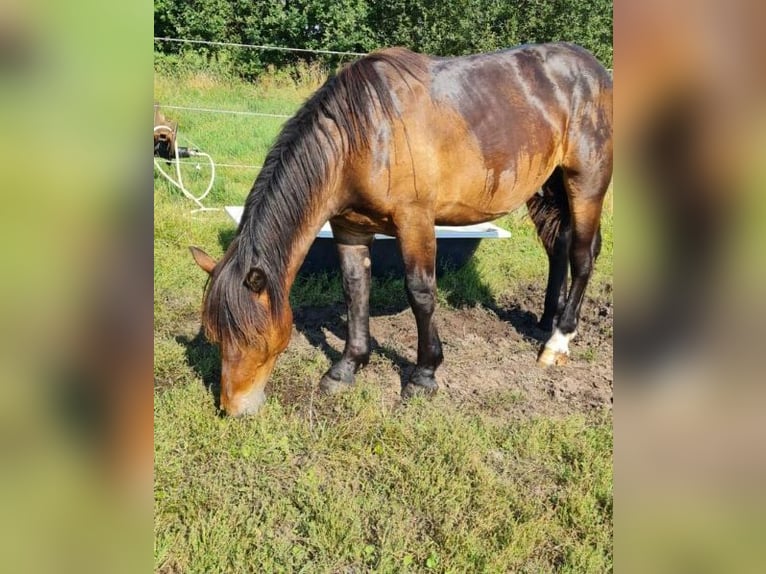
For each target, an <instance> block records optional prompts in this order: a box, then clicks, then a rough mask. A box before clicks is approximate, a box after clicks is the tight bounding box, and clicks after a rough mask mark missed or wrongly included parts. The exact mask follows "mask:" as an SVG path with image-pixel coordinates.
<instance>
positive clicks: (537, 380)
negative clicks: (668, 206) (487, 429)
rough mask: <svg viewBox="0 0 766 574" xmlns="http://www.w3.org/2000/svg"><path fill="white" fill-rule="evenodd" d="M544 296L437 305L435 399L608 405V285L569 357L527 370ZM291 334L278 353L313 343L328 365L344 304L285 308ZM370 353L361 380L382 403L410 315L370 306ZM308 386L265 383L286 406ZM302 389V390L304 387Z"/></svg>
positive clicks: (400, 368)
mask: <svg viewBox="0 0 766 574" xmlns="http://www.w3.org/2000/svg"><path fill="white" fill-rule="evenodd" d="M543 297H544V293H543V291H542V289H541V288H540V286H537V285H535V286H531V285H530V286H527V287H524V288H521V289H519V290H517V291H516V292H515V293H514V294H513V295H512V296H510V297H507V298H505V299H502V300H500V301H498V302H497V303H496V304H495V305H493V306H492V307H483V306H474V307H466V308H460V309H447V308H443V307H442V308H439V309H437V311H436V322H437V326H438V329H439V335H440V337H441V339H442V345H443V350H444V363H443V364H442V366H441V367H440V368H439V369H438V370H437V372H436V376H437V381H438V383H439V386H440V389H439V393H440V395H441V396H442V397H443V398H442V399H441V400H449V401H454V402H455V403H459V404H460V405H461V406H466V407H468V408H476V409H480V410H481V411H482V412H488V411H489V413H491V414H498V415H503V416H508V415H511V416H513V415H521V416H529V415H532V414H546V415H554V416H555V415H566V414H571V413H576V412H580V413H588V412H593V411H603V410H604V409H611V406H612V390H613V370H612V349H613V344H612V318H613V317H612V290H611V285H608V284H607V285H604V286H602V287H601V288H600V290H599V291H598V292H596V289H595V288H593V287H592V288H591V289H589V295H587V296H586V300H585V301H584V303H583V307H582V312H581V317H580V326H579V328H578V334H577V336H576V337H575V339H574V340H573V341H572V343H571V344H570V358H569V361H568V362H567V363H566V364H564V365H562V366H556V367H550V368H548V369H543V368H540V367H538V366H537V363H536V360H537V353H538V351H539V349H540V348H541V346H542V344H543V343H544V341H545V340H546V337H547V333H544V332H542V331H540V330H539V329H537V327H536V322H537V318H538V314H539V313H540V312H541V311H542V301H543ZM294 314H295V323H296V327H295V331H294V333H293V339H292V341H291V344H290V349H289V350H288V353H295V354H297V355H298V356H310V354H311V353H313V352H315V351H314V350H315V349H317V348H319V349H321V350H322V351H323V352H324V353H325V355H327V356H328V358H329V359H330V360H331V361H335V360H337V359H338V358H339V357H340V354H341V352H342V351H343V346H344V340H345V332H346V326H345V308H344V307H343V306H342V305H334V306H330V307H322V308H302V309H295V310H294ZM370 330H371V334H372V339H373V350H372V357H371V360H370V364H369V365H368V366H367V367H365V368H364V370H362V371H360V372H359V374H358V375H357V380H364V381H367V382H368V383H370V384H374V385H377V386H379V387H380V388H381V389H383V401H384V403H386V404H387V405H388V406H395V405H396V404H398V403H399V402H400V400H401V399H400V396H399V393H400V390H401V385H402V382H403V381H404V380H406V378H407V377H408V376H409V373H410V372H411V371H412V368H413V365H414V362H415V359H416V349H417V332H416V329H415V319H414V317H413V315H412V312H411V311H410V310H409V308H407V309H397V310H393V311H391V312H380V311H378V312H376V311H375V310H373V317H371V320H370ZM318 382H319V381H313V382H312V384H311V385H306V383H305V382H303V383H302V384H300V385H291V384H287V385H278V388H276V389H274V388H272V392H275V393H277V394H278V395H279V396H280V399H281V400H282V401H283V402H284V403H287V404H293V405H295V406H298V407H299V406H300V402H301V401H306V400H307V399H308V398H309V397H308V395H309V394H312V396H313V393H314V392H315V390H316V387H317V384H318ZM307 387H310V389H308V388H307Z"/></svg>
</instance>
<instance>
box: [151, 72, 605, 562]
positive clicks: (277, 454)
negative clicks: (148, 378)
mask: <svg viewBox="0 0 766 574" xmlns="http://www.w3.org/2000/svg"><path fill="white" fill-rule="evenodd" d="M320 81H321V74H320V73H318V72H316V71H315V70H307V71H306V73H304V74H302V75H301V78H300V79H299V80H297V81H295V80H293V79H291V78H290V77H288V76H280V75H277V74H273V75H271V76H267V77H265V78H264V79H262V80H261V81H259V82H258V83H256V84H248V83H245V82H241V81H235V80H224V79H220V78H215V77H212V76H205V75H199V74H197V75H186V76H182V77H169V76H164V75H160V74H157V75H156V76H155V94H154V97H155V100H156V101H159V102H160V103H165V104H176V105H181V106H196V107H205V108H217V109H226V110H241V111H252V112H263V113H272V114H291V113H293V112H294V111H295V110H296V109H297V108H298V106H299V105H300V103H301V102H302V101H303V100H304V99H305V98H306V97H307V96H308V95H309V94H310V93H311V92H312V91H313V90H314V89H316V87H318V85H319V82H320ZM164 113H165V114H166V116H167V117H168V118H169V119H171V120H177V121H178V122H179V124H180V134H181V145H187V144H189V143H193V144H196V146H198V147H199V148H200V149H201V150H203V151H205V152H207V153H210V154H211V155H212V156H213V158H214V159H215V161H216V162H217V163H218V164H240V165H251V166H257V165H260V163H261V161H262V159H263V157H264V155H265V153H266V151H267V150H268V148H269V145H270V143H271V142H272V141H273V139H274V137H275V136H276V134H277V132H278V130H279V127H280V125H281V122H282V121H283V120H281V119H279V118H266V117H252V116H240V115H224V114H212V113H201V112H191V111H181V110H164ZM184 137H186V138H188V140H186V141H184ZM200 166H201V169H200V170H196V168H195V166H194V164H193V163H192V164H185V165H184V178H185V181H187V182H188V183H189V185H190V187H192V188H194V189H196V190H200V189H204V187H205V185H206V182H207V177H208V174H207V172H206V171H205V170H206V164H205V162H204V161H203V162H200ZM256 175H257V170H255V169H253V168H241V167H219V168H218V170H217V178H216V182H215V186H214V187H213V190H212V191H211V193H210V195H209V196H208V198H207V199H206V201H205V202H206V204H207V205H210V206H215V207H222V206H224V205H242V203H243V201H244V199H245V197H246V195H247V193H248V191H249V189H250V187H251V185H252V181H253V179H254V178H255V176H256ZM154 184H155V185H154V205H155V227H154V229H155V231H154V250H155V251H154V256H155V277H154V282H155V300H154V315H155V347H154V349H155V367H154V369H155V485H154V497H155V552H154V559H155V569H156V570H157V571H159V572H168V573H169V572H184V573H191V572H199V573H211V572H368V571H374V572H431V571H433V572H553V571H555V572H577V573H581V572H607V571H611V569H612V415H611V397H612V292H611V277H612V214H611V211H610V210H609V209H607V210H606V212H605V214H604V216H603V218H602V225H603V233H604V244H603V251H602V254H601V257H600V258H599V260H598V262H597V266H596V270H595V273H594V276H593V279H592V282H591V284H590V286H589V288H588V292H587V294H586V300H585V303H584V304H583V311H582V318H581V324H580V329H579V334H578V336H577V338H576V339H575V340H574V342H573V344H572V356H571V358H570V361H569V363H568V364H567V365H564V366H562V367H553V368H551V369H548V370H542V369H540V368H538V367H537V366H536V364H535V359H536V353H537V350H538V348H539V346H540V344H541V341H542V340H544V339H543V337H544V334H543V333H541V332H538V331H537V329H536V328H535V326H534V324H535V321H536V319H537V317H539V314H540V313H541V312H542V306H543V298H544V291H545V283H544V282H545V278H546V273H547V262H546V258H545V255H544V252H543V249H542V247H541V246H540V245H539V242H538V240H537V238H536V234H535V231H534V228H533V225H532V223H531V221H529V219H528V218H527V217H525V215H524V213H523V211H520V212H517V213H514V214H511V215H508V216H506V217H504V218H502V219H500V220H499V221H498V222H497V223H498V224H499V225H500V226H502V227H504V228H506V229H508V230H509V231H510V232H511V233H512V235H513V236H512V238H511V239H508V240H491V241H485V242H484V243H483V244H482V245H481V246H480V248H479V250H478V252H477V254H476V256H475V258H474V259H473V260H472V261H471V263H469V265H467V266H466V267H464V268H463V269H460V270H456V271H451V272H448V273H447V274H446V275H445V276H444V277H442V278H441V279H440V282H439V309H438V311H437V324H438V326H439V330H440V334H441V336H442V340H443V344H444V348H445V362H444V364H443V365H442V367H441V368H440V370H439V371H438V379H439V383H440V387H441V388H440V392H439V394H438V395H437V396H436V397H434V398H432V399H422V398H418V399H415V400H413V401H411V402H409V403H407V404H406V405H402V404H401V402H400V400H399V389H400V386H401V381H402V378H403V377H404V376H405V375H406V374H407V372H408V371H409V369H411V367H412V365H413V363H414V360H415V352H416V349H415V346H416V332H415V321H414V318H413V316H412V313H411V312H410V311H409V308H408V306H407V301H406V296H405V292H404V286H403V281H402V278H400V277H393V278H390V279H384V280H373V287H372V297H371V316H372V317H371V331H372V338H373V354H372V358H371V361H370V364H369V366H368V367H367V368H366V369H364V370H362V371H360V373H359V375H358V376H357V385H356V387H355V388H354V389H353V390H352V391H350V392H349V393H347V394H344V395H342V396H333V397H323V396H320V395H319V394H318V392H317V390H318V382H319V379H320V377H321V375H322V374H323V373H324V371H325V370H326V369H327V368H328V367H329V365H330V363H331V359H336V358H337V357H338V356H339V355H340V353H341V351H342V349H343V340H344V336H345V335H344V320H343V314H344V312H345V311H344V306H343V295H342V291H341V287H340V279H339V276H338V275H337V274H329V275H325V276H314V277H309V278H299V280H298V281H297V282H296V285H295V287H294V289H293V292H292V294H291V303H292V306H293V311H294V314H295V327H294V329H293V336H292V339H291V343H290V346H289V348H288V350H287V351H286V352H285V353H284V355H283V356H282V357H281V358H280V359H279V361H278V364H277V367H276V369H275V371H274V373H273V375H272V377H271V380H270V383H269V385H268V387H267V394H268V396H269V400H268V403H267V406H266V408H265V409H264V410H263V411H262V412H261V413H260V414H259V415H258V416H257V417H254V418H249V419H241V420H234V419H229V418H223V417H220V416H218V414H217V412H216V407H215V399H214V394H215V390H216V389H215V385H216V384H217V379H218V375H219V372H218V369H219V359H218V355H217V351H216V349H215V348H214V347H213V346H211V345H209V344H208V343H207V342H206V341H205V340H204V338H203V337H202V335H201V334H200V333H199V312H200V303H201V297H202V292H203V286H204V283H205V279H206V278H205V276H204V273H203V272H202V271H201V270H200V269H199V268H198V267H197V266H196V265H195V264H194V262H193V261H192V259H191V257H190V255H189V252H188V249H187V247H188V246H189V245H198V246H200V247H202V248H203V249H205V250H207V251H208V252H209V253H210V254H211V255H213V256H214V257H219V256H220V255H221V254H222V253H223V252H224V250H225V248H226V246H227V245H228V242H229V241H230V240H231V238H232V236H233V233H234V229H235V226H234V224H233V222H231V220H229V219H228V217H227V216H226V215H225V214H224V213H223V211H220V212H207V213H200V214H195V215H192V214H190V211H191V210H192V209H193V208H194V205H193V204H192V203H191V202H190V201H189V200H187V199H186V198H184V197H183V196H182V195H181V193H180V192H179V191H178V190H176V189H175V188H173V187H171V186H170V185H169V184H168V183H167V182H166V181H164V180H163V179H162V178H161V177H160V176H159V175H157V174H155V179H154ZM610 193H611V192H610ZM610 204H611V202H610V198H608V199H607V205H610Z"/></svg>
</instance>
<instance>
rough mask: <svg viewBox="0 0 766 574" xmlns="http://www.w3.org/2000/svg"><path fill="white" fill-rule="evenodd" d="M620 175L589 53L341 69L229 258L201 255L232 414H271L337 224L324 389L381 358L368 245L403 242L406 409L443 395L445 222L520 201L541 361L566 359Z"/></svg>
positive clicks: (395, 61) (250, 205)
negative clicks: (319, 262)
mask: <svg viewBox="0 0 766 574" xmlns="http://www.w3.org/2000/svg"><path fill="white" fill-rule="evenodd" d="M611 174H612V82H611V77H610V75H609V74H608V72H607V71H606V70H605V69H604V67H603V66H602V65H601V64H599V63H598V62H597V61H596V59H595V58H594V57H593V56H592V55H591V54H590V53H588V52H587V51H586V50H584V49H582V48H580V47H578V46H574V45H572V44H564V43H556V44H542V45H525V46H520V47H517V48H514V49H509V50H504V51H500V52H495V53H491V54H479V55H473V56H465V57H457V58H435V57H429V56H425V55H421V54H416V53H413V52H410V51H409V50H405V49H402V48H392V49H385V50H381V51H378V52H374V53H372V54H370V55H368V56H366V57H364V58H361V59H360V60H357V61H356V62H354V63H352V64H350V65H348V66H346V67H345V68H344V69H342V70H341V71H340V72H339V73H338V74H337V75H335V76H334V77H332V78H330V79H329V80H327V82H326V83H325V84H324V85H323V86H322V87H321V88H320V89H319V90H318V91H317V92H316V93H315V94H314V95H313V96H312V97H311V98H310V99H309V100H308V101H307V102H306V103H305V104H304V105H303V106H302V107H301V108H300V110H298V112H297V113H296V114H295V116H294V117H292V118H291V119H290V120H288V121H287V122H286V124H285V125H284V127H283V129H282V131H281V133H280V134H279V136H278V138H277V140H276V143H275V144H274V146H273V147H272V148H271V150H270V151H269V153H268V155H267V156H266V160H265V161H264V165H263V169H262V170H261V172H260V173H259V175H258V177H257V179H256V180H255V183H254V185H253V187H252V189H251V191H250V194H249V195H248V197H247V200H246V202H245V208H244V213H243V215H242V219H241V221H240V223H239V227H238V228H237V233H236V236H235V237H234V239H233V241H232V242H231V244H230V245H229V248H228V250H227V251H226V253H225V255H224V256H223V258H222V259H221V260H220V261H219V262H215V261H214V260H213V259H212V258H211V257H210V256H209V255H207V254H206V253H205V252H204V251H202V250H200V249H198V248H195V247H192V248H191V251H192V255H193V256H194V259H195V260H196V262H197V264H198V265H199V266H200V267H201V268H202V269H204V270H205V271H206V272H207V273H208V274H209V275H210V278H209V281H208V284H207V287H206V290H205V294H204V300H203V312H202V324H203V328H204V332H205V334H206V336H207V338H208V339H209V340H210V341H212V342H214V343H218V344H220V348H221V359H222V368H221V406H222V408H223V409H224V410H225V411H226V412H227V413H228V414H230V415H234V416H236V415H241V414H248V413H254V412H256V411H257V410H258V408H259V407H260V406H261V404H262V403H263V401H264V400H265V394H264V386H265V385H266V381H267V379H268V377H269V375H270V374H271V371H272V369H273V367H274V363H275V361H276V359H277V356H278V355H279V354H280V353H281V352H282V351H284V350H285V348H286V347H287V344H288V342H289V340H290V334H291V331H292V311H291V309H290V305H289V302H288V294H289V292H290V289H291V287H292V284H293V281H294V280H295V276H296V274H297V272H298V268H299V267H300V265H301V263H302V261H303V259H304V258H305V256H306V253H307V252H308V250H309V248H310V247H311V244H312V242H313V241H314V238H315V236H316V234H317V232H318V231H319V229H320V227H321V226H322V225H323V224H324V223H325V222H326V221H328V220H329V222H330V225H331V227H332V231H333V236H334V237H335V241H336V243H337V247H338V253H339V256H340V267H341V272H342V275H343V289H344V292H345V299H346V303H347V305H348V337H347V340H346V346H345V350H344V351H343V355H342V357H341V358H340V360H339V361H338V362H336V363H335V364H334V365H332V367H331V368H330V369H329V370H328V371H327V373H326V374H325V375H324V376H323V378H322V380H321V383H320V387H321V389H322V390H323V391H325V392H335V391H338V390H341V389H343V388H346V387H348V386H349V385H351V384H352V383H353V382H354V375H355V372H356V371H357V369H358V368H360V367H361V366H363V365H365V364H366V363H367V361H368V359H369V356H370V328H369V292H370V245H371V243H372V240H373V236H374V234H375V233H385V234H388V235H392V236H395V237H397V239H398V242H399V246H400V248H401V252H402V256H403V260H404V265H405V273H406V290H407V298H408V300H409V303H410V305H411V307H412V310H413V312H414V315H415V320H416V323H417V330H418V353H417V365H416V367H415V369H414V371H413V373H412V375H411V377H410V379H409V381H408V382H407V383H406V384H405V386H404V387H403V389H402V396H403V397H408V396H411V395H413V394H415V393H418V392H423V391H425V392H434V391H435V390H436V389H437V384H436V379H435V378H434V373H435V371H436V369H437V367H438V366H439V365H440V364H441V362H442V359H443V356H442V346H441V342H440V340H439V335H438V333H437V330H436V325H435V324H434V320H433V315H434V308H435V300H436V279H435V255H436V238H435V234H434V224H439V225H467V224H473V223H480V222H485V221H489V220H492V219H495V218H497V217H500V216H501V215H504V214H506V213H509V212H511V211H513V210H515V209H517V208H519V207H520V206H522V205H523V204H525V203H526V205H527V208H528V211H529V213H530V215H531V217H532V220H533V221H534V223H535V225H536V228H537V231H538V234H539V236H540V238H541V240H542V243H543V245H544V246H545V249H546V251H547V254H548V258H549V279H548V285H547V289H546V295H545V305H544V312H543V315H542V318H541V327H543V328H545V329H548V330H552V331H553V332H552V334H551V336H550V339H549V340H548V341H547V343H546V344H545V347H544V349H543V350H542V352H541V354H540V356H539V362H540V363H542V364H543V365H550V364H553V363H555V362H558V361H559V360H560V359H562V358H563V357H565V356H566V355H567V354H568V353H569V349H568V344H569V341H570V340H571V339H572V337H573V336H574V335H575V331H576V328H577V323H578V317H579V313H580V305H581V303H582V300H583V293H584V291H585V288H586V285H587V283H588V280H589V278H590V275H591V270H592V268H593V262H594V260H595V258H596V256H597V255H598V252H599V249H600V231H599V229H600V216H601V209H602V203H603V199H604V194H605V193H606V190H607V187H608V185H609V181H610V179H611ZM570 266H571V273H572V282H571V287H570V288H569V289H568V290H567V276H568V273H569V267H570ZM567 291H568V293H567Z"/></svg>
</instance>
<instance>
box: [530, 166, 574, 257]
mask: <svg viewBox="0 0 766 574" xmlns="http://www.w3.org/2000/svg"><path fill="white" fill-rule="evenodd" d="M527 212H528V213H529V216H530V217H531V218H532V222H533V223H534V224H535V228H536V229H537V235H538V237H539V238H540V241H541V242H542V244H543V247H545V251H546V252H547V253H548V254H549V255H551V254H553V253H554V251H555V246H556V239H557V238H558V237H559V232H560V231H561V227H562V225H563V226H565V227H568V226H569V223H570V215H571V214H570V210H569V199H568V198H567V193H566V188H565V186H564V171H563V170H562V168H561V167H557V168H556V169H555V170H554V171H553V173H552V174H551V176H550V177H549V178H548V179H547V180H546V182H545V183H544V184H543V185H542V188H541V189H540V191H539V192H538V193H536V194H534V195H533V196H532V197H531V198H530V199H528V200H527Z"/></svg>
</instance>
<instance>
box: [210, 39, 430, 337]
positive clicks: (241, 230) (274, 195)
mask: <svg viewBox="0 0 766 574" xmlns="http://www.w3.org/2000/svg"><path fill="white" fill-rule="evenodd" d="M380 64H384V65H387V66H389V67H390V68H391V69H392V70H393V71H394V72H395V73H396V74H398V76H399V77H401V79H402V80H403V81H404V82H405V83H407V82H408V80H407V77H408V76H409V77H411V78H413V79H415V80H417V81H421V82H422V81H423V80H424V78H425V77H426V75H427V73H428V68H427V60H426V59H425V58H424V57H423V56H420V55H418V54H415V53H413V52H410V51H409V50H406V49H404V48H392V49H387V50H382V51H379V52H373V53H372V54H370V55H368V56H366V57H364V58H361V59H359V60H357V61H355V62H353V63H352V64H350V65H348V66H346V67H345V68H343V69H342V70H341V71H340V72H338V74H337V75H335V76H332V77H330V78H329V79H328V80H327V81H326V82H325V84H324V85H323V86H322V87H321V88H320V89H319V90H317V91H316V92H315V93H314V94H313V95H312V96H311V97H310V98H309V99H308V100H307V101H306V102H305V103H304V104H303V106H302V107H301V108H300V109H299V110H298V112H297V113H296V114H295V115H294V116H293V117H292V118H290V119H289V120H288V121H287V122H286V123H285V125H284V126H283V128H282V131H281V132H280V134H279V135H278V136H277V140H276V142H275V144H274V145H273V147H272V148H271V150H270V151H269V152H268V154H267V155H266V159H265V161H264V164H263V168H262V169H261V171H260V173H259V174H258V177H257V178H256V180H255V183H254V184H253V187H252V189H251V190H250V193H249V195H248V197H247V200H246V201H245V207H244V212H243V215H242V219H241V220H240V224H239V227H238V228H237V234H236V236H235V238H234V240H233V242H232V245H231V246H230V247H229V249H228V250H227V252H226V254H225V255H224V257H223V258H222V259H221V261H220V262H219V263H218V265H217V266H216V269H215V271H214V275H213V277H212V279H211V280H210V281H209V282H208V285H207V287H206V290H205V296H204V301H203V313H202V323H203V328H204V330H205V334H206V336H207V338H208V339H209V340H210V341H212V342H222V341H226V342H229V343H233V344H236V345H237V346H238V347H240V348H241V347H243V346H248V345H254V344H260V341H259V339H260V338H261V337H262V334H263V332H264V331H265V330H266V329H267V328H268V326H269V323H270V321H272V320H277V318H278V317H280V316H281V314H282V312H283V311H284V306H285V304H286V303H287V298H288V293H287V292H286V290H285V288H284V280H283V278H284V275H285V273H286V271H287V264H288V259H289V257H290V253H291V252H292V249H293V245H294V243H295V240H296V239H297V237H298V234H299V231H300V230H301V229H303V226H304V224H305V223H306V222H307V220H308V219H309V218H310V216H311V215H312V214H313V213H314V210H315V209H316V208H317V206H318V205H319V201H320V200H321V197H320V196H321V193H320V192H321V190H322V189H324V188H325V187H326V186H327V185H329V183H330V180H331V178H332V177H333V174H334V173H335V168H336V167H338V166H340V165H341V164H342V162H343V161H344V159H345V158H346V157H349V156H353V155H356V154H360V153H362V152H364V151H365V150H367V149H369V145H370V138H371V137H372V135H373V134H375V133H376V126H377V125H378V124H379V123H380V121H381V120H384V121H389V122H390V121H393V120H394V119H395V117H397V116H398V112H397V108H396V106H397V104H396V101H395V99H394V97H393V95H392V92H391V87H390V85H389V80H388V79H387V77H386V75H385V74H384V73H382V72H383V67H382V66H381V65H380ZM332 128H334V129H335V130H337V133H339V134H340V138H338V137H337V136H336V135H335V134H334V133H333V130H332ZM253 268H257V269H259V270H260V271H261V272H262V273H263V276H264V278H265V287H264V289H265V291H266V293H267V295H268V299H269V303H270V307H271V314H270V315H271V316H269V313H268V311H267V310H266V309H265V308H264V306H263V305H261V304H259V303H257V302H256V301H255V298H254V297H253V294H252V292H251V291H249V290H248V288H247V287H246V286H245V279H246V277H247V275H248V273H249V272H250V270H251V269H253Z"/></svg>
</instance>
